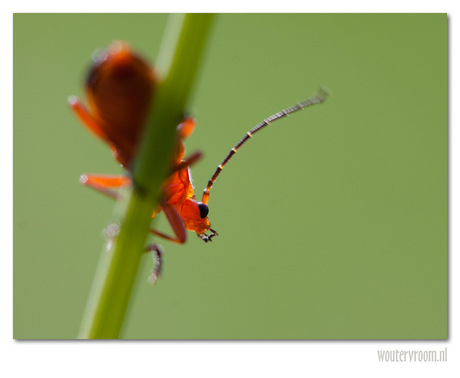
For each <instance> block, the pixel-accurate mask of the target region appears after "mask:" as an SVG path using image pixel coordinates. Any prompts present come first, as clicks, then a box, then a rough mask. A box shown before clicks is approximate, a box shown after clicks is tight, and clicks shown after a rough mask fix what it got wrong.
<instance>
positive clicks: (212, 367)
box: [0, 0, 460, 378]
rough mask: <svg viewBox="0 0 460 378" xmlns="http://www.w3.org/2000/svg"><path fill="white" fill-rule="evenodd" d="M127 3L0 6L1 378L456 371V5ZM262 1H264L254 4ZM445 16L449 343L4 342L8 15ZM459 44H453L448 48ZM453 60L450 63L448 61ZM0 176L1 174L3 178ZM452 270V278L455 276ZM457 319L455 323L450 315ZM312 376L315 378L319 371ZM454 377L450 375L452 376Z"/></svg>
mask: <svg viewBox="0 0 460 378" xmlns="http://www.w3.org/2000/svg"><path fill="white" fill-rule="evenodd" d="M146 3H147V2H145V1H135V0H131V1H129V2H115V1H113V0H112V1H110V2H108V1H104V2H95V1H87V0H80V1H78V2H72V3H69V2H58V1H46V0H45V1H39V2H33V1H15V2H14V4H7V5H2V9H1V10H2V12H1V13H0V28H1V31H2V33H1V39H2V41H1V42H2V44H1V46H2V50H3V54H2V55H3V56H2V60H1V62H2V63H1V64H2V67H1V68H2V70H1V72H2V74H3V76H4V77H3V80H2V87H1V91H2V99H1V102H0V104H1V107H2V112H1V114H2V116H3V117H2V123H3V125H2V127H1V130H2V137H1V138H0V143H1V146H0V153H1V160H0V161H1V163H2V171H3V172H4V174H3V178H4V179H3V182H2V196H1V198H2V202H3V206H2V224H1V228H0V230H1V235H2V238H1V240H2V244H3V247H4V248H2V253H1V254H0V256H1V259H2V260H1V262H0V269H1V272H0V280H1V285H0V287H1V294H2V297H1V302H0V303H2V304H4V303H9V304H11V306H9V307H8V308H2V310H1V312H0V314H1V315H0V348H1V349H0V361H1V362H0V375H1V376H4V377H22V376H35V375H36V374H37V373H38V374H40V373H45V374H46V376H47V377H62V376H65V377H68V378H69V377H78V378H81V377H82V376H90V377H106V376H110V377H126V376H152V377H153V376H161V377H169V376H176V375H177V376H200V377H215V376H219V377H230V376H231V377H235V376H238V377H240V376H243V377H246V376H257V377H260V376H263V377H272V376H273V377H275V376H276V377H280V376H282V377H284V376H287V377H292V376H294V377H307V376H318V375H320V376H328V375H331V376H332V374H334V376H338V375H343V374H347V373H351V374H353V376H358V377H368V376H373V377H380V376H382V377H388V375H389V374H391V375H392V376H395V375H396V376H408V375H409V376H412V375H415V374H417V376H419V377H425V376H426V377H428V376H429V377H432V376H433V375H434V374H436V375H440V376H443V377H453V376H454V371H457V372H458V371H459V369H458V368H459V365H460V362H459V361H460V359H459V358H458V356H460V348H459V342H458V337H459V333H458V332H457V327H456V325H457V323H456V320H458V316H457V315H458V311H457V310H458V297H459V296H458V286H459V285H458V282H459V279H458V278H456V276H457V277H458V271H459V269H458V258H456V253H455V252H458V243H459V237H458V236H457V235H456V230H457V229H458V228H459V227H458V226H459V222H458V217H457V216H456V215H457V214H458V210H459V204H458V200H457V199H456V198H457V197H456V194H458V190H457V189H458V186H459V175H458V170H457V169H455V168H456V167H458V163H459V154H460V152H459V150H458V148H457V149H456V148H455V147H456V146H458V139H459V135H458V131H457V129H456V127H455V126H456V124H457V122H456V120H457V117H456V109H455V107H454V105H453V104H456V103H457V102H456V96H455V88H457V86H456V84H458V80H457V75H456V72H455V70H454V67H455V66H458V27H457V26H456V25H455V21H456V17H457V16H458V12H457V7H456V4H455V3H456V2H455V1H447V0H446V1H442V0H441V1H436V2H433V1H430V2H428V1H418V2H414V1H407V0H398V1H394V0H387V1H385V2H384V3H381V4H377V3H375V2H364V1H346V2H343V1H342V2H340V1H321V2H317V3H316V4H315V3H314V2H305V1H304V2H299V1H283V2H272V3H271V4H270V3H269V2H267V1H264V2H249V1H247V0H245V1H232V2H231V5H230V3H225V4H217V2H211V1H196V0H195V1H191V2H186V1H176V2H174V3H171V2H165V4H159V3H161V2H160V1H158V2H149V4H146ZM261 4H263V5H261ZM179 11H194V12H200V11H202V12H209V11H213V12H283V13H284V12H331V11H333V12H337V13H340V12H347V13H348V12H391V13H393V12H447V13H448V14H449V67H450V72H449V79H450V80H449V90H450V101H449V103H450V109H449V114H450V117H449V120H450V133H449V137H450V142H449V152H450V157H449V158H450V160H449V170H450V172H449V175H450V176H449V177H450V181H449V197H450V202H449V205H450V206H449V214H450V227H449V230H450V235H449V236H450V243H449V250H450V251H449V263H450V268H449V277H450V280H449V300H450V305H449V316H450V319H449V340H448V341H447V342H442V341H433V342H397V341H386V342H374V341H368V342H359V341H351V342H348V341H336V342H331V341H310V342H307V341H291V342H244V341H240V342H209V341H203V342H147V341H144V342H129V341H122V342H83V341H73V342H71V341H69V342H40V341H36V342H32V341H29V342H17V341H13V340H12V269H11V267H12V222H11V220H12V30H13V27H12V21H13V17H12V13H13V12H24V13H29V12H69V13H72V12H179ZM454 41H457V48H456V45H455V43H454ZM455 62H457V63H455ZM5 177H6V178H7V179H6V180H5ZM456 273H457V274H456ZM456 318H457V319H456ZM445 346H447V348H448V362H447V363H381V362H378V360H377V350H379V349H383V350H389V349H399V350H441V349H443V348H444V347H445ZM318 373H319V374H318ZM457 374H458V373H457Z"/></svg>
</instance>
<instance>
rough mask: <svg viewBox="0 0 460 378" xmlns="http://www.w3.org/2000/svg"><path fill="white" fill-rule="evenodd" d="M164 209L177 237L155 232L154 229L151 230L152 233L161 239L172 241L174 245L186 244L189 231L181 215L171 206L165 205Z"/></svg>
mask: <svg viewBox="0 0 460 378" xmlns="http://www.w3.org/2000/svg"><path fill="white" fill-rule="evenodd" d="M162 208H163V211H164V213H165V215H166V218H167V219H168V222H169V224H170V225H171V228H172V230H173V232H174V235H175V237H174V236H169V235H166V234H165V233H163V232H161V231H157V230H154V229H153V228H151V229H150V232H151V233H152V234H154V235H156V236H159V237H160V238H163V239H166V240H169V241H172V242H173V243H177V244H184V243H185V242H186V241H187V230H186V229H185V224H184V221H183V220H182V218H181V216H180V214H179V213H178V212H177V210H176V208H175V207H173V206H171V205H164V206H162Z"/></svg>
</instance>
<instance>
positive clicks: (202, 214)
mask: <svg viewBox="0 0 460 378" xmlns="http://www.w3.org/2000/svg"><path fill="white" fill-rule="evenodd" d="M198 208H199V209H200V217H201V218H206V217H207V216H208V213H209V207H208V206H207V205H205V204H204V203H202V202H198Z"/></svg>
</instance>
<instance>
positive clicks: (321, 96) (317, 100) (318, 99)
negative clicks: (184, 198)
mask: <svg viewBox="0 0 460 378" xmlns="http://www.w3.org/2000/svg"><path fill="white" fill-rule="evenodd" d="M327 96H328V93H327V91H326V90H325V89H323V88H320V90H319V91H318V93H317V94H316V95H315V96H313V97H311V98H308V99H306V100H304V101H302V102H298V103H297V104H295V105H293V106H291V107H289V108H287V109H283V110H281V111H280V112H278V113H276V114H273V115H272V116H270V117H268V118H266V119H264V120H263V121H262V122H261V123H259V124H258V125H257V126H255V127H253V128H252V129H251V130H249V131H248V132H247V133H246V135H245V136H244V137H243V138H242V139H241V140H240V141H239V142H238V144H237V145H236V146H235V147H233V148H232V149H231V150H230V152H229V153H228V155H227V157H226V158H225V159H224V161H223V162H222V164H220V165H219V166H218V167H217V169H216V171H215V172H214V174H213V175H212V177H211V178H210V179H209V181H208V186H207V187H206V189H205V190H204V191H203V198H202V199H201V202H203V203H204V204H207V203H208V201H209V191H210V190H211V188H212V185H213V184H214V182H215V181H216V179H217V177H218V176H219V174H220V172H222V169H224V167H225V164H227V163H228V161H229V160H230V159H231V158H232V156H233V155H234V154H235V152H236V151H238V149H239V148H240V147H241V146H242V145H243V144H244V143H245V142H246V141H247V140H248V139H249V138H252V136H253V135H254V134H255V133H256V132H257V131H259V130H261V129H263V128H264V127H265V126H268V125H269V124H270V123H272V122H274V121H276V120H278V119H280V118H283V117H286V116H288V115H289V114H291V113H294V112H296V111H298V110H303V109H305V108H306V107H308V106H311V105H316V104H321V103H322V102H324V101H325V100H326V98H327Z"/></svg>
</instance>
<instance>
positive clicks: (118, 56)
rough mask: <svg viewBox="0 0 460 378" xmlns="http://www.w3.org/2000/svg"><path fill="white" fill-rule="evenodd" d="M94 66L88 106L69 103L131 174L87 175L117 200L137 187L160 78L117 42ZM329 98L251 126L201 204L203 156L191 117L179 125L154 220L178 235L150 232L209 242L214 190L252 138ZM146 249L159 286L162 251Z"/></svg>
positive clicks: (89, 183)
mask: <svg viewBox="0 0 460 378" xmlns="http://www.w3.org/2000/svg"><path fill="white" fill-rule="evenodd" d="M93 61H94V64H93V66H92V68H91V69H90V71H89V74H88V76H87V78H86V97H87V102H88V108H86V107H85V105H84V104H83V103H82V102H81V101H80V100H79V99H78V98H76V97H75V96H70V97H69V99H68V103H69V105H70V107H71V109H72V110H73V112H74V114H75V116H76V117H77V118H78V119H79V120H80V121H81V122H82V123H83V125H84V126H86V128H87V129H88V130H89V131H90V132H91V133H93V134H94V135H95V136H96V137H98V138H100V139H102V140H104V141H105V142H106V143H108V145H109V146H110V148H111V150H112V152H113V154H114V157H115V159H116V160H117V161H118V162H119V163H120V165H121V166H122V167H124V168H125V169H126V171H127V173H126V174H123V175H102V174H84V175H82V176H81V177H80V181H81V183H83V184H84V185H86V186H88V187H90V188H92V189H95V190H97V191H98V192H101V193H103V194H105V195H107V196H109V197H111V198H114V199H117V198H118V192H117V189H119V188H123V187H128V186H130V185H132V179H131V177H130V167H131V164H132V162H133V159H134V157H135V154H136V150H137V147H138V145H139V143H140V140H141V137H142V132H143V129H144V124H145V120H146V117H147V115H148V114H149V112H150V110H151V109H150V104H151V103H152V100H153V98H154V96H155V89H156V86H157V83H158V77H157V75H156V74H155V71H154V69H153V67H152V66H150V65H149V64H148V63H147V62H146V61H145V60H144V59H142V58H141V57H140V56H138V55H137V54H136V53H134V52H133V51H132V50H131V49H130V47H128V46H127V45H126V44H124V43H121V42H114V43H113V44H112V45H110V46H109V47H108V48H107V49H106V50H103V51H99V52H97V53H95V54H93ZM326 97H327V93H326V91H324V90H320V91H319V92H318V93H317V94H316V95H315V96H314V97H312V98H309V99H307V100H304V101H302V102H299V103H297V104H295V105H293V106H291V107H289V108H287V109H285V110H282V111H280V112H278V113H276V114H274V115H272V116H270V117H268V118H267V119H265V120H264V121H262V122H261V123H259V124H258V125H257V126H256V127H254V128H252V129H251V130H250V131H248V132H247V133H246V135H245V136H244V137H243V138H242V139H241V140H240V141H239V142H238V143H237V144H236V145H235V147H233V148H232V149H231V150H230V152H229V153H228V155H227V156H226V158H225V159H224V160H223V162H222V163H221V164H219V165H218V167H217V169H216V171H215V172H214V174H213V175H212V177H211V178H210V179H209V181H208V184H207V186H206V188H205V189H204V192H203V196H202V199H201V201H197V200H196V198H195V193H194V189H193V185H192V179H191V175H190V169H189V167H190V166H191V165H193V164H194V163H195V162H196V161H197V160H199V159H200V157H201V153H200V152H195V153H193V154H192V155H190V156H189V157H187V158H184V156H185V148H184V143H183V142H184V140H185V139H186V138H187V137H188V136H190V134H191V133H192V132H193V130H194V128H195V121H194V120H193V119H192V118H185V119H184V120H183V121H182V122H181V123H179V125H178V126H177V142H176V147H175V152H174V157H173V162H172V167H171V173H170V175H169V177H168V178H167V180H166V181H165V182H164V184H163V188H162V191H163V194H162V201H161V204H160V206H159V208H158V209H156V210H155V212H154V213H153V215H152V217H153V216H155V215H156V214H157V213H159V212H161V211H162V212H163V213H164V214H165V215H166V218H167V220H168V222H169V224H170V225H171V228H172V231H173V234H174V236H170V235H167V234H165V233H163V232H161V231H158V230H155V229H151V233H152V234H154V235H156V236H159V237H161V238H164V239H167V240H169V241H172V242H175V243H179V244H183V243H185V241H186V240H187V232H186V230H190V231H194V232H196V234H197V236H198V237H199V238H200V239H201V240H203V241H204V242H210V241H212V239H213V238H214V237H215V236H217V235H218V233H217V232H216V231H215V230H214V229H212V228H211V224H210V222H209V218H208V213H209V208H208V206H207V203H208V201H209V193H210V190H211V188H212V186H213V184H214V182H215V181H216V179H217V177H218V176H219V174H220V172H221V171H222V169H223V168H224V166H225V165H226V164H227V163H228V162H229V160H230V159H231V158H232V156H233V155H234V154H235V153H236V152H237V150H238V149H239V148H240V147H241V146H242V145H243V144H244V143H245V142H246V141H247V140H249V139H250V138H252V136H253V135H254V134H255V133H256V132H258V131H260V130H261V129H263V128H264V127H266V126H268V125H269V124H270V123H271V122H274V121H276V120H278V119H280V118H283V117H286V116H287V115H289V114H291V113H294V112H296V111H298V110H301V109H304V108H306V107H308V106H311V105H315V104H319V103H322V102H323V101H324V100H325V99H326ZM147 250H149V251H151V252H152V253H153V254H154V260H155V262H156V264H155V268H154V270H153V271H152V276H151V278H150V280H151V281H152V282H155V281H156V279H157V278H158V276H159V275H160V272H161V265H162V264H161V261H162V252H161V248H160V247H159V246H158V245H156V244H153V245H151V246H149V247H147Z"/></svg>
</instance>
